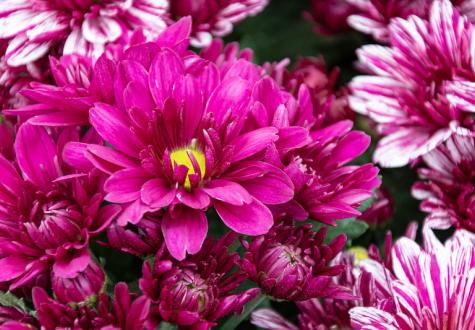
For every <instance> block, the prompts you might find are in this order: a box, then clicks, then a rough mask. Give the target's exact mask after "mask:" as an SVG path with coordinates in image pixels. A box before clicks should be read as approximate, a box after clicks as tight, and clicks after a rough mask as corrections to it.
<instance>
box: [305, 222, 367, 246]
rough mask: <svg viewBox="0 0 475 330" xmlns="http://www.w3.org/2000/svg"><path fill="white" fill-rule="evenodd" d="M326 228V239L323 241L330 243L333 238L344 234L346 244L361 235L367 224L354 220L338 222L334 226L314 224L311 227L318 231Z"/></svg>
mask: <svg viewBox="0 0 475 330" xmlns="http://www.w3.org/2000/svg"><path fill="white" fill-rule="evenodd" d="M324 226H325V227H326V228H327V237H326V239H325V241H326V242H327V243H329V242H331V241H332V240H333V239H334V238H335V237H337V236H338V235H340V234H346V236H347V237H348V242H349V243H350V242H351V241H352V240H354V239H356V238H358V237H360V236H361V235H363V234H364V233H365V232H366V230H368V224H367V223H366V222H364V221H360V220H356V219H355V218H349V219H343V220H338V221H337V225H336V226H334V227H333V226H326V225H323V224H321V223H315V224H314V225H313V229H314V230H318V229H320V228H322V227H324Z"/></svg>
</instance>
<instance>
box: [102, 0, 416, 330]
mask: <svg viewBox="0 0 475 330" xmlns="http://www.w3.org/2000/svg"><path fill="white" fill-rule="evenodd" d="M308 9H309V3H308V2H307V1H306V0H272V1H271V3H270V5H269V6H268V7H267V8H266V9H265V10H264V11H263V12H262V13H261V14H259V15H257V16H255V17H252V18H250V19H248V20H246V21H245V22H243V23H241V24H240V25H238V26H237V27H236V28H235V30H234V32H233V33H232V34H231V35H230V36H228V37H227V38H226V39H225V40H226V42H231V41H237V42H239V43H240V45H241V48H245V47H249V48H252V49H253V51H254V60H255V61H256V62H257V63H264V62H268V61H280V60H282V59H283V58H289V59H290V60H291V61H292V62H294V61H295V60H297V59H298V58H299V57H302V56H318V55H321V56H323V57H324V59H325V61H326V63H327V65H328V67H329V68H330V69H331V68H333V67H334V66H338V67H339V68H340V69H341V74H340V79H339V84H340V85H344V84H346V83H347V82H349V81H350V80H351V78H352V77H353V76H355V75H357V74H358V73H357V71H356V70H355V69H354V62H355V60H356V55H355V50H356V49H357V48H359V47H360V46H361V45H363V44H368V43H373V41H372V40H371V39H369V38H368V37H366V36H363V35H362V34H359V33H357V32H350V33H344V34H340V35H334V36H322V35H317V34H316V33H314V30H313V26H312V24H311V23H310V22H309V21H307V20H306V19H305V18H304V17H303V12H304V11H306V10H308ZM355 126H356V128H358V129H364V127H367V125H365V123H364V122H362V120H361V118H359V119H357V121H356V123H355ZM366 131H367V130H366ZM367 133H368V134H370V135H374V132H370V131H367ZM375 141H376V139H375V137H374V136H373V144H372V147H370V148H369V150H368V151H367V152H366V153H365V154H364V155H363V156H361V157H360V159H358V162H362V163H363V162H368V161H370V160H371V154H372V152H373V149H374V143H375ZM381 176H382V178H383V185H384V186H385V187H386V188H387V189H388V190H389V191H390V193H391V194H392V196H393V198H394V204H395V214H394V217H393V219H392V220H391V222H389V224H387V225H386V226H385V227H383V228H378V229H368V228H367V226H365V225H364V224H363V223H360V222H354V221H353V220H352V219H348V220H342V221H340V222H339V225H338V227H337V228H331V229H330V230H329V232H330V235H332V236H333V235H336V234H339V233H341V232H344V233H346V234H347V235H348V236H349V237H350V238H351V242H349V244H351V245H353V246H358V245H362V246H368V245H369V244H371V243H375V244H377V245H379V246H381V245H383V244H384V237H385V233H386V232H387V231H388V230H391V231H392V233H393V237H399V236H401V235H403V233H404V231H405V229H406V227H407V225H408V224H409V222H411V221H414V220H416V221H418V222H419V223H420V222H421V221H422V219H423V214H422V213H421V212H420V211H419V210H418V202H417V201H416V200H415V199H413V198H412V197H411V195H410V189H411V185H412V184H413V183H414V181H415V180H416V174H415V171H413V170H411V169H409V168H407V167H406V168H401V169H387V170H382V171H381ZM369 203H370V202H368V203H365V204H366V205H363V206H362V207H363V208H364V207H365V206H366V207H367V206H368V205H369ZM209 216H210V217H211V218H216V221H213V220H211V221H210V233H211V234H212V235H214V236H220V235H221V234H222V233H224V232H225V230H226V229H225V227H224V225H222V224H221V221H219V219H218V218H217V217H215V215H214V214H213V213H212V212H210V213H209ZM318 226H319V225H318V224H317V225H316V226H315V227H318ZM93 252H94V253H95V255H96V256H97V257H98V259H99V260H100V261H101V263H102V264H103V265H104V267H105V270H106V273H107V276H108V278H109V279H110V280H111V281H112V282H114V283H116V282H117V281H126V282H128V283H129V284H130V286H131V289H132V290H134V289H137V290H138V279H139V278H140V276H141V265H142V262H143V260H141V259H140V258H137V257H133V256H130V255H125V254H121V253H117V252H114V251H112V250H110V249H108V248H106V247H103V246H101V245H99V244H97V243H96V244H95V245H94V246H93ZM105 260H107V262H105ZM244 285H245V286H249V285H251V284H250V283H245V284H244ZM264 306H272V307H273V308H274V309H276V310H277V311H279V312H280V313H281V314H282V315H284V316H285V317H286V318H287V319H289V320H292V321H295V320H296V316H297V310H296V308H295V307H294V305H293V304H291V303H282V302H275V301H269V300H268V299H267V298H265V297H258V298H257V299H256V300H255V301H252V302H250V303H249V304H248V307H247V308H246V310H245V312H244V313H243V314H242V315H239V316H234V317H232V318H230V319H228V320H224V321H223V322H222V323H220V324H219V325H218V327H217V328H218V329H223V330H231V329H241V330H244V329H255V327H254V326H253V325H251V324H250V323H249V321H248V316H249V313H250V311H251V310H252V309H253V308H256V307H257V308H259V307H264ZM160 329H174V326H172V325H168V324H164V325H161V326H160Z"/></svg>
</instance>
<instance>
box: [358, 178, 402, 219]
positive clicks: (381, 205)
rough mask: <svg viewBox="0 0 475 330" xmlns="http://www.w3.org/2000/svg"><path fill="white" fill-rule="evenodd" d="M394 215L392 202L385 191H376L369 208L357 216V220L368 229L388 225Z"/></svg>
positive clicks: (382, 189)
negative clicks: (365, 224) (366, 225)
mask: <svg viewBox="0 0 475 330" xmlns="http://www.w3.org/2000/svg"><path fill="white" fill-rule="evenodd" d="M393 215H394V201H393V198H392V196H391V194H390V193H389V191H388V190H387V189H385V188H384V187H380V188H379V189H378V190H376V193H375V196H374V201H373V202H372V204H371V206H369V207H368V208H367V209H366V210H364V211H363V213H361V215H360V216H358V220H362V221H364V222H366V223H367V224H368V225H369V226H370V227H373V228H375V227H380V226H384V225H385V224H387V223H388V221H389V220H391V218H392V217H393Z"/></svg>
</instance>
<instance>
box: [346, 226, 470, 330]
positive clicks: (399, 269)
mask: <svg viewBox="0 0 475 330" xmlns="http://www.w3.org/2000/svg"><path fill="white" fill-rule="evenodd" d="M423 234H424V243H425V244H424V248H421V247H420V246H419V245H418V244H417V243H415V242H414V241H413V240H411V239H409V238H405V237H404V238H401V239H399V240H398V241H397V242H396V244H395V245H394V247H393V248H392V249H391V252H390V253H389V254H388V255H391V256H392V263H386V265H383V264H381V263H378V262H375V261H374V260H368V263H366V261H362V263H361V267H362V268H363V269H365V270H366V271H367V272H368V273H369V274H371V276H372V278H373V280H374V283H375V285H376V287H378V288H380V289H382V291H385V293H386V295H387V298H386V299H384V300H379V301H377V300H376V301H374V303H373V304H371V305H367V306H366V307H355V308H353V309H351V311H350V317H351V324H352V326H353V327H354V328H355V329H358V330H359V329H416V330H419V329H420V330H422V329H448V330H455V329H472V328H473V327H474V326H475V323H474V322H475V320H474V319H473V317H472V312H471V310H472V308H471V306H473V304H474V303H475V295H474V294H473V291H474V290H475V287H474V277H475V271H474V270H475V245H474V238H473V236H472V235H471V234H470V233H468V232H466V231H457V232H456V233H455V234H454V235H453V236H452V237H451V238H450V239H449V240H448V241H447V242H446V243H445V245H443V244H442V243H441V242H440V241H439V240H438V239H437V238H436V236H435V235H434V233H433V231H432V229H431V228H429V227H428V226H427V225H426V226H425V227H424V230H423Z"/></svg>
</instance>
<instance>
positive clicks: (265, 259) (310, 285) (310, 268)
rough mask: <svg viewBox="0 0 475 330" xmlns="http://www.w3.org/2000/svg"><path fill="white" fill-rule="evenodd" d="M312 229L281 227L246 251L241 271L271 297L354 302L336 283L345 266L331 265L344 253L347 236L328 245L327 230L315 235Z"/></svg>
mask: <svg viewBox="0 0 475 330" xmlns="http://www.w3.org/2000/svg"><path fill="white" fill-rule="evenodd" d="M310 228H311V225H302V226H301V227H298V228H295V227H294V226H293V225H290V224H286V223H281V224H278V225H276V226H275V227H273V228H272V229H271V231H270V232H269V233H268V234H266V235H263V236H259V237H256V238H255V239H253V241H252V242H251V243H248V242H246V241H243V244H244V247H245V249H246V254H245V256H244V260H243V261H242V265H241V268H242V269H243V270H244V271H245V272H247V274H248V275H249V278H250V279H251V280H253V281H255V282H256V283H258V285H259V286H260V287H261V288H262V290H264V291H265V292H266V293H267V294H269V295H271V296H272V297H274V298H277V299H283V300H291V301H304V300H307V299H310V298H315V297H325V296H331V297H334V298H340V299H349V298H350V299H351V297H352V296H351V295H350V294H349V292H348V290H346V289H345V288H344V287H342V286H340V285H337V284H335V283H334V282H333V280H332V277H334V276H336V275H338V274H340V273H341V272H342V271H343V269H344V266H343V265H332V264H331V261H332V260H333V259H334V258H335V257H336V255H337V254H338V253H339V252H340V251H341V249H342V247H343V245H344V244H345V242H346V236H344V235H341V236H339V237H337V238H335V239H334V240H333V241H332V242H331V243H330V244H328V245H326V244H324V243H323V240H324V239H325V236H326V230H325V229H324V228H322V229H320V231H319V232H318V233H316V232H313V231H312V230H311V229H310Z"/></svg>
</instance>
